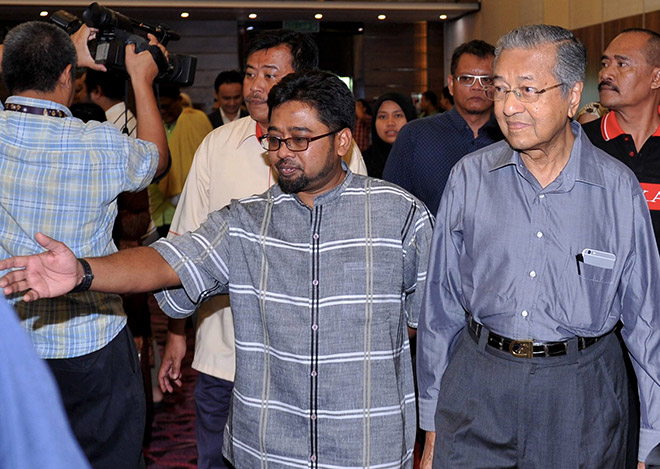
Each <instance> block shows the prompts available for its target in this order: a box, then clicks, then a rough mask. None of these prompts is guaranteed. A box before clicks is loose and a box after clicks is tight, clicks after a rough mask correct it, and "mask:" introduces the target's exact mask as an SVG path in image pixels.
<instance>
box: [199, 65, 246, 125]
mask: <svg viewBox="0 0 660 469" xmlns="http://www.w3.org/2000/svg"><path fill="white" fill-rule="evenodd" d="M213 89H214V92H213V94H214V95H215V100H216V105H217V107H216V108H215V109H214V110H213V112H211V113H210V114H209V115H208V117H209V120H210V121H211V124H213V128H214V129H215V128H218V127H220V126H221V125H222V124H228V123H230V122H232V121H235V120H236V119H240V118H241V117H245V116H247V115H248V113H247V111H246V110H245V109H242V108H241V105H242V104H243V76H242V75H241V73H240V72H237V71H236V70H229V71H226V72H220V73H218V76H217V77H215V83H214V84H213Z"/></svg>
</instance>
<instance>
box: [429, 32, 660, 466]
mask: <svg viewBox="0 0 660 469" xmlns="http://www.w3.org/2000/svg"><path fill="white" fill-rule="evenodd" d="M585 66H586V51H585V48H584V46H583V45H582V44H581V43H580V42H579V41H578V40H577V39H575V37H574V36H573V34H572V33H571V32H570V31H567V30H565V29H563V28H560V27H556V26H547V25H532V26H523V27H520V28H518V29H516V30H513V31H511V32H509V33H507V34H506V35H504V36H503V37H502V38H501V39H500V40H499V42H498V46H497V50H496V59H495V66H494V80H493V84H492V85H491V86H488V87H487V89H486V91H485V92H486V95H487V96H488V97H489V98H490V99H492V100H493V101H494V102H495V107H494V112H495V116H496V118H497V121H498V123H499V125H500V127H501V129H502V132H503V133H504V136H505V138H506V141H502V142H499V143H497V144H494V145H491V146H489V147H487V148H485V149H483V150H481V151H479V152H475V153H473V154H471V155H468V156H466V157H465V158H463V159H462V160H461V161H460V162H459V163H458V164H457V165H456V166H455V167H454V169H453V170H452V173H451V176H450V178H449V180H448V182H447V186H446V189H445V192H444V195H443V197H442V201H441V203H440V208H439V211H438V217H437V227H436V231H435V233H434V239H433V242H432V248H431V249H432V250H431V255H430V256H431V262H430V266H429V278H428V282H427V286H426V292H425V300H424V304H423V307H422V313H421V318H420V327H419V335H418V337H419V339H418V340H419V344H418V352H417V353H418V356H417V364H418V380H419V393H420V397H419V399H420V420H421V426H422V428H423V429H425V430H427V431H428V433H427V442H428V444H427V446H426V449H425V454H424V458H423V459H424V464H425V466H424V467H430V465H431V460H433V466H434V467H443V468H466V467H469V468H476V467H553V468H554V467H557V468H559V467H561V468H568V467H599V468H604V467H608V468H614V467H623V465H624V459H625V451H624V448H625V442H626V433H627V432H628V431H636V429H633V428H628V421H627V419H628V410H627V406H628V399H627V384H626V374H625V373H626V372H625V366H624V362H623V352H622V349H621V346H620V344H619V342H618V341H617V338H616V335H615V334H614V333H613V329H614V328H615V326H616V324H617V322H618V321H621V322H622V323H623V329H622V331H621V334H622V337H623V338H624V340H625V342H626V345H627V346H628V349H629V350H630V354H631V357H632V361H633V363H634V366H635V371H636V373H637V377H638V380H639V391H640V399H641V408H642V419H641V435H640V445H639V455H638V458H639V461H642V462H643V461H645V460H646V458H647V456H648V454H649V452H650V451H651V449H652V448H653V447H654V446H655V445H656V444H657V443H658V442H659V441H660V392H659V391H660V388H659V387H658V383H660V360H659V357H660V354H659V353H658V352H659V351H660V321H659V316H658V315H657V314H656V309H657V307H658V304H660V289H659V288H658V286H657V283H655V282H657V281H658V279H659V278H660V258H659V256H658V250H657V247H656V243H655V238H654V235H653V229H652V226H651V222H650V218H649V211H648V208H647V206H646V201H645V199H644V194H643V192H642V189H641V188H640V186H639V183H638V182H637V180H636V178H635V176H634V175H633V174H632V172H631V171H630V170H629V169H628V168H626V167H625V166H624V165H623V164H621V163H620V162H618V161H616V160H615V159H613V158H612V157H610V156H608V155H607V154H605V153H604V152H602V151H601V150H599V149H597V148H595V147H594V146H593V145H592V144H591V143H590V142H589V139H588V138H587V137H586V136H585V135H584V133H583V131H582V129H581V127H580V126H579V125H578V124H577V123H572V122H571V118H572V117H573V116H574V115H575V113H576V111H577V108H578V105H579V102H580V97H581V93H582V88H583V81H584V70H585ZM434 443H435V444H434Z"/></svg>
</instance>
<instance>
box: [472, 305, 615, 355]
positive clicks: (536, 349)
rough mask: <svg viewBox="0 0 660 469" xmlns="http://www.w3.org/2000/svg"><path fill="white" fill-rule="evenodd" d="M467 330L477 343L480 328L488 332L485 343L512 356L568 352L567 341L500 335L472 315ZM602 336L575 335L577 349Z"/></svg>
mask: <svg viewBox="0 0 660 469" xmlns="http://www.w3.org/2000/svg"><path fill="white" fill-rule="evenodd" d="M467 323H468V331H469V332H470V336H471V337H472V339H474V341H475V342H476V343H479V338H480V337H481V332H482V330H486V332H488V340H487V342H486V343H487V344H488V345H489V346H490V347H493V348H496V349H497V350H502V351H503V352H509V353H510V354H511V355H513V356H514V357H519V358H533V357H558V356H561V355H566V353H567V352H568V341H561V342H535V341H534V340H533V339H528V340H516V339H509V338H507V337H502V336H501V335H499V334H495V333H494V332H491V331H488V330H487V329H484V326H482V325H481V324H479V323H478V322H477V321H475V320H474V318H473V317H472V315H471V314H470V315H468V317H467ZM603 337H604V336H600V337H576V339H577V343H578V350H584V349H585V348H587V347H590V346H592V345H593V344H595V343H596V342H598V341H599V340H600V339H602V338H603Z"/></svg>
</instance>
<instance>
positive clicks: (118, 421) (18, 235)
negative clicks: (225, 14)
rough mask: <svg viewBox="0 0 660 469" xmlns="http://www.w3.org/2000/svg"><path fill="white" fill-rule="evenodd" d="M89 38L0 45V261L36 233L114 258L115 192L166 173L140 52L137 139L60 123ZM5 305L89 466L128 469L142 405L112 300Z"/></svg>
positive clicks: (14, 34) (96, 126)
mask: <svg viewBox="0 0 660 469" xmlns="http://www.w3.org/2000/svg"><path fill="white" fill-rule="evenodd" d="M92 34H93V32H91V31H90V30H89V29H88V28H87V27H86V26H83V27H82V28H81V29H80V30H79V31H78V32H77V33H76V34H75V35H74V37H73V40H74V41H75V45H74V41H72V39H70V38H69V37H68V36H67V34H66V33H65V32H64V31H62V30H60V29H58V28H57V27H55V26H53V25H50V24H46V23H41V22H29V23H24V24H22V25H19V26H17V27H16V28H14V29H13V30H12V31H10V33H9V34H8V35H7V37H6V39H5V43H4V50H3V55H2V72H3V79H4V81H5V84H6V85H7V88H8V89H9V91H10V93H11V94H12V96H11V97H9V98H8V99H7V101H6V103H5V110H2V111H0V185H1V186H2V192H1V193H0V240H1V241H0V258H7V257H9V256H13V255H17V254H31V253H38V252H41V251H42V248H41V247H40V246H38V245H37V244H36V243H35V242H34V240H33V237H34V234H35V233H36V232H37V231H44V232H47V233H49V234H51V235H52V236H55V237H58V238H60V239H66V240H67V241H68V243H69V244H70V245H71V246H72V247H73V249H74V251H75V252H76V255H78V256H100V255H104V254H110V253H112V252H114V251H116V248H115V246H114V244H113V242H112V237H111V234H112V225H113V222H114V220H115V217H116V215H117V208H116V198H117V195H118V194H119V193H120V192H123V191H138V190H141V189H144V188H145V187H146V186H147V185H148V184H149V183H150V182H151V181H152V180H153V178H154V176H155V175H157V174H160V173H162V172H163V171H164V170H165V168H166V167H167V163H168V156H169V154H168V149H167V141H166V138H165V132H164V130H163V126H162V124H161V122H160V114H159V112H158V108H157V106H156V100H155V97H154V94H153V91H152V82H153V79H154V78H155V77H156V75H157V73H158V67H157V66H156V63H155V62H154V59H153V58H152V56H151V54H150V53H149V52H147V51H145V52H142V53H140V54H136V53H135V46H134V45H130V46H127V47H126V69H127V71H128V73H129V75H130V77H131V80H132V84H133V89H134V91H135V99H136V106H137V119H138V129H137V135H138V137H139V138H141V139H144V140H137V139H134V138H131V137H128V136H127V135H123V134H122V133H121V132H120V131H119V130H117V129H115V128H114V127H113V126H112V125H111V124H109V123H105V124H100V123H98V122H90V123H88V124H84V123H83V122H82V121H80V120H78V119H76V118H73V117H72V116H71V112H70V111H69V109H68V106H69V105H70V104H71V100H72V98H73V94H74V84H75V81H74V71H75V67H76V64H77V63H78V64H79V65H81V66H89V67H91V68H95V69H104V67H103V66H99V65H96V64H95V63H94V61H93V59H92V57H91V55H90V54H89V50H88V49H87V40H88V39H89V38H90V37H91V35H92ZM152 42H153V43H154V44H153V45H155V39H153V38H152ZM161 50H162V51H163V53H165V49H161ZM145 140H146V141H145ZM9 299H10V301H11V302H12V303H13V304H14V307H15V308H16V310H17V312H18V314H19V318H20V320H21V322H22V325H23V327H24V328H25V329H26V330H27V331H28V333H29V334H30V336H31V339H32V342H33V344H34V346H35V348H36V350H37V352H38V354H39V355H40V356H41V358H43V359H46V360H47V362H48V364H49V365H50V368H51V370H52V371H53V373H54V375H55V378H56V380H57V382H58V385H59V388H60V392H61V394H62V398H63V401H64V405H65V408H66V410H67V413H68V416H69V420H70V423H71V426H72V428H73V431H74V434H75V435H76V437H77V439H78V441H79V443H80V445H81V446H82V448H83V451H84V452H85V454H86V456H87V457H88V459H89V460H90V462H91V463H92V466H93V467H95V468H113V469H114V468H118V467H122V468H133V467H138V466H139V465H140V462H141V458H142V456H141V446H142V435H143V431H144V419H145V415H144V414H145V403H144V394H143V390H142V378H141V375H140V367H139V364H138V361H137V352H136V350H135V345H134V343H133V339H132V337H131V336H130V332H129V331H128V329H127V328H126V315H125V314H124V311H123V309H122V303H121V299H120V298H119V296H116V295H107V294H90V293H89V292H83V293H70V294H67V295H63V296H59V297H56V298H52V299H47V300H43V301H38V302H35V303H31V304H26V303H24V302H23V301H19V300H20V298H19V297H17V296H14V297H11V296H10V298H9Z"/></svg>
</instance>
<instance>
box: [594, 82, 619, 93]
mask: <svg viewBox="0 0 660 469" xmlns="http://www.w3.org/2000/svg"><path fill="white" fill-rule="evenodd" d="M604 86H607V87H608V88H609V89H611V90H612V91H616V92H617V93H618V92H619V88H618V87H617V86H616V85H615V84H614V83H612V82H611V81H609V80H603V81H601V82H600V83H598V91H600V90H601V89H602V88H603V87H604Z"/></svg>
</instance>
